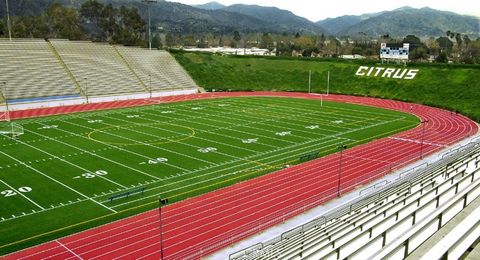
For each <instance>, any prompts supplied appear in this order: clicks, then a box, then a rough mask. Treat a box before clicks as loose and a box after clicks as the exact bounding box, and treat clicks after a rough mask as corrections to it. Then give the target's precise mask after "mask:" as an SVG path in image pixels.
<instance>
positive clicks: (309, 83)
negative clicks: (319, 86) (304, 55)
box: [308, 70, 312, 94]
mask: <svg viewBox="0 0 480 260" xmlns="http://www.w3.org/2000/svg"><path fill="white" fill-rule="evenodd" d="M310 93H312V71H311V70H309V71H308V94H310Z"/></svg>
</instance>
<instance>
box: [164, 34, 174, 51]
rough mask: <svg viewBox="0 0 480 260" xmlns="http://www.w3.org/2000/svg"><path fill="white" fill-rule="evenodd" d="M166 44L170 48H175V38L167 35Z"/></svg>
mask: <svg viewBox="0 0 480 260" xmlns="http://www.w3.org/2000/svg"><path fill="white" fill-rule="evenodd" d="M165 44H166V45H167V47H169V48H170V47H173V46H175V37H174V36H173V35H172V34H171V33H167V35H165Z"/></svg>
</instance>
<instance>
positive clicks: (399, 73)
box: [355, 66, 419, 79]
mask: <svg viewBox="0 0 480 260" xmlns="http://www.w3.org/2000/svg"><path fill="white" fill-rule="evenodd" d="M418 71H419V70H418V69H402V68H382V67H367V66H360V67H359V68H358V70H357V72H356V73H355V75H357V76H365V77H382V78H392V79H414V78H415V76H416V75H417V73H418Z"/></svg>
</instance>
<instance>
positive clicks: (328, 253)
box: [230, 141, 480, 260]
mask: <svg viewBox="0 0 480 260" xmlns="http://www.w3.org/2000/svg"><path fill="white" fill-rule="evenodd" d="M479 195H480V143H479V142H478V141H477V142H473V143H470V144H469V145H467V146H465V147H462V148H461V149H458V151H456V153H452V154H449V156H446V157H445V158H443V159H442V160H440V161H438V162H436V163H434V164H431V165H428V167H425V168H423V169H421V170H418V171H409V172H408V174H404V175H401V176H400V177H399V178H398V179H397V180H396V181H395V182H392V184H389V185H387V186H385V187H384V188H382V189H381V190H380V191H378V192H375V193H372V194H369V195H368V196H366V197H363V198H361V199H358V200H357V201H355V202H353V203H350V204H348V205H346V206H344V207H343V208H342V209H340V210H338V211H336V212H335V213H332V214H331V215H327V216H321V217H319V218H317V219H314V220H313V221H310V222H308V223H306V224H304V225H302V226H299V227H297V228H294V229H292V230H290V231H287V232H285V233H283V234H282V235H281V236H279V237H276V238H273V239H270V240H269V241H266V242H264V243H259V244H256V245H253V246H251V247H249V248H246V249H244V250H242V251H239V252H237V253H234V254H232V255H230V259H238V260H239V259H404V258H406V257H407V256H409V255H410V254H411V253H412V252H414V251H415V249H416V248H417V247H418V246H420V245H421V244H422V243H423V242H424V241H426V240H427V239H428V238H429V237H430V236H431V235H432V234H434V233H435V232H436V231H437V230H439V229H440V228H441V227H443V226H444V225H445V224H446V223H447V222H448V221H449V220H451V219H452V218H453V217H454V216H455V215H456V214H457V213H459V212H460V211H462V209H464V208H465V207H466V206H467V205H468V204H470V203H471V202H472V201H474V200H475V199H477V197H479ZM478 218H480V216H479V217H477V219H478ZM479 221H480V219H479ZM457 229H458V228H457ZM460 229H461V228H460ZM456 232H461V230H460V231H459V230H456ZM463 232H469V231H468V230H464V231H463ZM454 242H455V243H456V242H457V241H454ZM455 245H456V244H455ZM452 247H453V245H452ZM444 250H445V252H439V253H440V255H444V256H445V255H448V253H449V252H448V250H449V248H444ZM464 251H465V248H463V251H461V252H462V253H463V252H464ZM456 254H457V255H458V250H457V252H456ZM445 259H447V258H445Z"/></svg>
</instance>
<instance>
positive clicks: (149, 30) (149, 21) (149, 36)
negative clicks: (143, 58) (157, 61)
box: [142, 0, 157, 50]
mask: <svg viewBox="0 0 480 260" xmlns="http://www.w3.org/2000/svg"><path fill="white" fill-rule="evenodd" d="M142 2H144V3H146V4H147V9H148V49H149V50H152V24H151V19H150V4H151V3H156V2H157V1H156V0H142Z"/></svg>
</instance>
